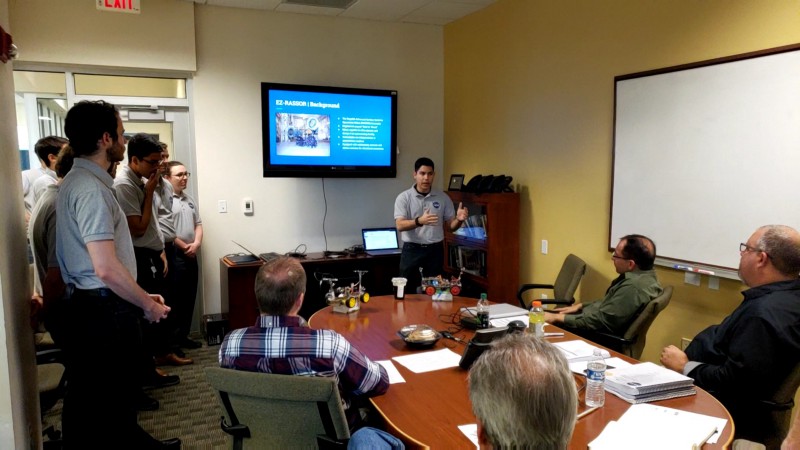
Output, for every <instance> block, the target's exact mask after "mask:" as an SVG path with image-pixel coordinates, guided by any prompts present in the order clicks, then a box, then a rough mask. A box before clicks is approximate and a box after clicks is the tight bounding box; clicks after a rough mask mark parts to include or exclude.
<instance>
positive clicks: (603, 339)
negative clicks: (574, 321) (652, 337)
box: [568, 286, 672, 359]
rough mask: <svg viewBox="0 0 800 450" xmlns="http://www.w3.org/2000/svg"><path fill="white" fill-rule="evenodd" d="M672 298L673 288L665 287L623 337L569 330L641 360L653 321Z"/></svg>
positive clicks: (646, 306) (629, 326) (634, 320)
mask: <svg viewBox="0 0 800 450" xmlns="http://www.w3.org/2000/svg"><path fill="white" fill-rule="evenodd" d="M671 298H672V286H664V290H663V291H662V292H661V295H659V296H658V297H656V298H654V299H653V300H651V301H650V303H648V304H646V305H645V306H644V309H642V312H640V313H639V315H638V316H636V318H635V319H633V322H631V324H630V325H628V328H627V329H626V330H625V333H623V335H622V336H617V335H614V334H610V333H603V332H599V331H591V330H573V329H569V328H568V330H569V331H572V332H573V333H575V334H578V335H579V336H581V337H583V338H586V339H589V340H590V341H592V342H596V343H598V344H600V345H603V346H605V347H608V348H610V349H612V350H615V351H618V352H620V353H622V354H623V355H626V356H630V357H631V358H633V359H639V358H640V357H641V356H642V351H644V344H645V343H646V342H647V330H649V329H650V325H652V324H653V321H654V320H656V317H658V315H659V314H660V313H661V311H663V310H664V309H665V308H666V307H667V305H669V301H670V299H671Z"/></svg>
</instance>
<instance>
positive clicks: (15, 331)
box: [0, 0, 41, 449]
mask: <svg viewBox="0 0 800 450" xmlns="http://www.w3.org/2000/svg"><path fill="white" fill-rule="evenodd" d="M0 25H1V26H2V27H3V28H4V29H5V30H6V31H7V32H8V33H10V34H11V35H12V36H16V35H15V34H14V31H15V29H14V28H11V27H10V25H9V20H8V0H0ZM12 69H13V67H12V64H11V63H6V64H2V63H0V157H2V160H3V161H4V163H3V164H0V179H3V180H5V183H4V185H5V186H4V189H5V191H4V195H2V196H0V230H3V231H2V233H0V255H3V257H2V258H0V448H9V449H10V448H31V447H36V445H37V443H38V442H39V440H40V437H39V436H40V434H41V424H40V422H39V402H38V401H37V399H38V393H37V388H36V382H35V381H33V382H31V380H36V367H35V361H34V351H33V333H32V331H31V328H30V325H29V323H30V322H29V319H28V316H29V314H30V309H29V306H28V305H29V304H28V299H29V298H30V296H31V291H30V288H29V286H30V285H29V276H30V274H29V272H28V257H27V250H26V249H25V242H26V239H25V222H24V219H23V217H24V216H23V206H22V179H21V178H20V172H19V164H20V161H19V152H18V151H17V137H16V136H17V133H16V114H15V112H14V88H13V86H14V83H13V77H12V74H11V72H12Z"/></svg>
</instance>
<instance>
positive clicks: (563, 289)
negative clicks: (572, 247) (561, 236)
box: [517, 253, 586, 309]
mask: <svg viewBox="0 0 800 450" xmlns="http://www.w3.org/2000/svg"><path fill="white" fill-rule="evenodd" d="M585 273H586V263H585V262H583V260H582V259H580V258H578V257H577V256H575V255H573V254H571V253H570V254H569V255H568V256H567V258H566V259H565V260H564V264H563V265H562V266H561V270H560V271H559V272H558V277H556V282H555V283H553V284H523V285H522V286H520V287H519V291H517V299H518V300H519V304H520V306H521V307H523V308H525V309H530V308H531V302H532V301H533V299H530V300H526V299H525V296H524V295H523V294H524V293H525V292H527V291H530V290H532V289H551V290H552V291H553V298H552V299H546V300H545V301H543V302H542V303H546V304H548V305H551V304H552V305H562V306H567V305H571V304H573V303H575V291H577V290H578V285H579V284H580V282H581V278H583V275H584V274H585Z"/></svg>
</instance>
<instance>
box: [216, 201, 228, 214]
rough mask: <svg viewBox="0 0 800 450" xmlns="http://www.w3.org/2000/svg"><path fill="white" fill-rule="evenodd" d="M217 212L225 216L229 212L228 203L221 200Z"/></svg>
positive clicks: (218, 202)
mask: <svg viewBox="0 0 800 450" xmlns="http://www.w3.org/2000/svg"><path fill="white" fill-rule="evenodd" d="M217 212H219V213H220V214H224V213H226V212H228V201H227V200H219V201H217Z"/></svg>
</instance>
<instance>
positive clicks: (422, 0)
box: [340, 0, 431, 22]
mask: <svg viewBox="0 0 800 450" xmlns="http://www.w3.org/2000/svg"><path fill="white" fill-rule="evenodd" d="M430 2H431V0H402V1H397V0H358V1H357V2H356V3H355V4H353V6H351V7H350V8H348V9H347V10H346V11H345V12H343V13H342V14H341V15H340V17H349V18H353V19H370V20H383V21H387V22H396V21H398V20H399V19H401V18H402V17H404V16H406V15H408V14H410V13H412V12H414V11H415V10H417V9H419V8H420V7H422V6H424V5H426V4H428V3H430Z"/></svg>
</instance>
